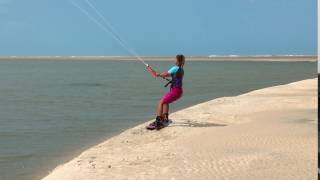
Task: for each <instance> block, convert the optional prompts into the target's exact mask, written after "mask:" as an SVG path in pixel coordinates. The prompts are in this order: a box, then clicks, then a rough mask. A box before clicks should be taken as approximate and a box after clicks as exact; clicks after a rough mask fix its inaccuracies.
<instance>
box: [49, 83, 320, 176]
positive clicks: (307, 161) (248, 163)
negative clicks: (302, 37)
mask: <svg viewBox="0 0 320 180" xmlns="http://www.w3.org/2000/svg"><path fill="white" fill-rule="evenodd" d="M171 119H172V120H173V123H172V124H171V125H170V126H169V127H167V128H165V129H162V130H161V131H146V130H145V125H146V124H142V125H139V126H137V127H134V128H132V129H129V130H127V131H125V132H123V133H121V134H120V135H118V136H115V137H113V138H111V139H109V140H107V141H105V142H103V143H101V144H99V145H97V146H95V147H92V148H90V149H89V150H87V151H85V152H83V153H82V154H81V155H79V156H78V157H76V158H74V159H73V160H71V161H69V162H68V163H66V164H63V165H61V166H58V167H57V168H56V169H54V170H53V172H51V173H50V174H49V175H48V176H47V177H45V178H44V179H45V180H61V179H63V180H88V179H92V180H93V179H94V180H102V179H104V180H105V179H112V180H116V179H139V180H142V179H165V180H170V179H172V180H173V179H175V180H180V179H181V180H186V179H197V180H202V179H204V180H205V179H208V180H209V179H210V180H212V179H260V180H261V179H282V180H283V179H290V180H294V179H309V180H311V179H316V178H317V156H316V154H317V79H310V80H304V81H299V82H295V83H291V84H287V85H281V86H275V87H270V88H265V89H261V90H256V91H252V92H249V93H246V94H243V95H239V96H235V97H223V98H219V99H214V100H211V101H208V102H205V103H202V104H198V105H195V106H192V107H190V108H187V109H184V110H181V111H178V112H176V113H174V114H172V115H171Z"/></svg>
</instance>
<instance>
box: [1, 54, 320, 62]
mask: <svg viewBox="0 0 320 180" xmlns="http://www.w3.org/2000/svg"><path fill="white" fill-rule="evenodd" d="M186 58H187V60H188V61H271V62H272V61H281V62H297V61H299V62H303V61H313V62H314V61H317V58H318V56H316V55H257V56H238V55H228V56H218V55H211V56H188V57H186ZM142 59H143V60H145V61H172V60H173V59H174V56H144V57H142ZM0 60H57V61H59V60H72V61H88V60H98V61H135V60H137V58H135V57H133V56H0Z"/></svg>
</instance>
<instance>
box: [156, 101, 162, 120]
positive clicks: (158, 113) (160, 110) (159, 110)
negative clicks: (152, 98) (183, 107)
mask: <svg viewBox="0 0 320 180" xmlns="http://www.w3.org/2000/svg"><path fill="white" fill-rule="evenodd" d="M162 114H163V100H162V99H161V100H160V101H159V104H158V108H157V116H162Z"/></svg>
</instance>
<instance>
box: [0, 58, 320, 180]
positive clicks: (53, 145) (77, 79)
mask: <svg viewBox="0 0 320 180" xmlns="http://www.w3.org/2000/svg"><path fill="white" fill-rule="evenodd" d="M150 64H151V65H152V66H153V67H155V68H157V69H160V70H167V69H168V68H169V67H170V66H171V65H172V63H171V62H150ZM315 77H316V62H187V64H186V67H185V81H184V89H185V90H184V97H183V99H182V100H181V101H179V102H177V103H176V104H174V105H173V107H172V108H173V109H172V110H173V111H176V110H179V109H182V108H185V107H187V106H190V105H193V104H196V103H200V102H204V101H207V100H210V99H213V98H218V97H222V96H234V95H238V94H242V93H245V92H248V91H251V90H255V89H259V88H264V87H268V86H274V85H280V84H286V83H289V82H293V81H298V80H302V79H307V78H315ZM164 84H165V82H164V81H163V80H161V79H155V78H153V77H152V76H151V75H149V74H148V73H147V72H146V71H145V70H144V67H143V65H142V64H141V63H140V62H135V61H128V62H116V61H114V62H113V61H50V60H42V61H40V60H33V61H31V60H28V61H27V60H26V61H23V60H20V61H18V60H15V61H12V60H11V61H10V60H8V61H0V179H1V180H6V179H8V180H12V179H19V180H24V179H40V178H41V177H43V176H45V175H46V174H47V173H48V172H49V171H50V170H52V169H53V168H54V167H56V166H57V165H58V164H61V163H64V162H65V161H67V160H69V159H71V158H72V157H74V156H76V155H77V154H79V153H80V152H81V151H83V150H85V149H86V148H88V147H90V146H92V145H95V144H97V143H99V142H101V141H103V140H105V139H106V138H108V137H111V136H113V135H115V134H118V133H120V132H121V131H123V130H125V129H127V128H129V127H132V126H134V125H137V124H140V123H142V122H145V121H147V120H149V119H151V118H153V117H154V112H155V108H156V103H157V101H158V99H159V98H160V97H161V96H162V94H163V93H165V92H166V91H167V89H165V88H164V87H163V85H164Z"/></svg>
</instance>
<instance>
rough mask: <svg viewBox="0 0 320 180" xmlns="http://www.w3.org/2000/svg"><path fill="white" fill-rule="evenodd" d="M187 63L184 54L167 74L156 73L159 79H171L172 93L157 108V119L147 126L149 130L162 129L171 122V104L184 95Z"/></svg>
mask: <svg viewBox="0 0 320 180" xmlns="http://www.w3.org/2000/svg"><path fill="white" fill-rule="evenodd" d="M184 63H185V57H184V55H182V54H179V55H177V56H176V63H175V65H174V66H172V67H171V68H170V69H169V70H168V71H167V72H163V73H156V76H157V77H162V78H166V77H171V78H172V79H171V81H170V83H171V86H170V91H169V92H168V93H166V94H165V95H164V96H163V97H162V99H161V100H160V101H159V104H158V108H157V117H156V120H155V121H154V122H152V123H151V124H149V125H148V126H147V129H150V130H153V129H157V130H159V129H161V128H163V127H164V126H165V125H166V124H168V122H169V104H171V103H172V102H174V101H176V100H178V99H179V98H180V97H181V96H182V94H183V89H182V80H183V76H184V70H183V66H184Z"/></svg>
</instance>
